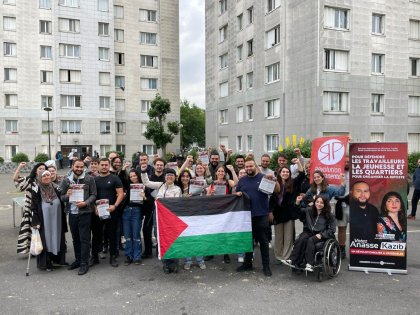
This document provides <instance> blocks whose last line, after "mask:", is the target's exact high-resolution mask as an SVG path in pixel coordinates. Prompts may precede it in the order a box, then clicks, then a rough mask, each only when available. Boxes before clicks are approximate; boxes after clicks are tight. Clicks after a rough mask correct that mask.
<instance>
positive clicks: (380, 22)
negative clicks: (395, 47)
mask: <svg viewBox="0 0 420 315" xmlns="http://www.w3.org/2000/svg"><path fill="white" fill-rule="evenodd" d="M372 34H374V35H384V34H385V15H384V14H379V13H372Z"/></svg>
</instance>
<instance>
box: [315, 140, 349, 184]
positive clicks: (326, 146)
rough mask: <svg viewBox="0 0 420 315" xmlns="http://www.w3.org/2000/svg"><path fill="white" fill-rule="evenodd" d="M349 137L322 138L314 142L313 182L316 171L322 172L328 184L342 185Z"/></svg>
mask: <svg viewBox="0 0 420 315" xmlns="http://www.w3.org/2000/svg"><path fill="white" fill-rule="evenodd" d="M348 139H349V137H348V136H337V137H321V138H316V139H314V140H313V141H312V153H311V177H310V178H311V179H310V180H311V182H312V175H313V173H314V172H315V171H317V170H319V171H321V172H322V173H323V174H324V176H325V178H327V179H328V183H329V184H332V185H340V184H341V174H344V167H345V165H346V150H347V143H348Z"/></svg>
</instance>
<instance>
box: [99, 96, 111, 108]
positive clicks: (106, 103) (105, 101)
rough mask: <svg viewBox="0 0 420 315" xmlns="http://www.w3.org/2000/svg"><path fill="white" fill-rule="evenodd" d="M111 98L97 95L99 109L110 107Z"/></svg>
mask: <svg viewBox="0 0 420 315" xmlns="http://www.w3.org/2000/svg"><path fill="white" fill-rule="evenodd" d="M110 104H111V98H110V97H109V96H99V108H100V109H110V108H111V105H110Z"/></svg>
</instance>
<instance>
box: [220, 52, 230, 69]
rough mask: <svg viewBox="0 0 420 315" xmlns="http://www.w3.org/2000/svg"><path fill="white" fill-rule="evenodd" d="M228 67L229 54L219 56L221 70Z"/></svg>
mask: <svg viewBox="0 0 420 315" xmlns="http://www.w3.org/2000/svg"><path fill="white" fill-rule="evenodd" d="M227 67H228V53H224V54H223V55H220V56H219V69H224V68H227Z"/></svg>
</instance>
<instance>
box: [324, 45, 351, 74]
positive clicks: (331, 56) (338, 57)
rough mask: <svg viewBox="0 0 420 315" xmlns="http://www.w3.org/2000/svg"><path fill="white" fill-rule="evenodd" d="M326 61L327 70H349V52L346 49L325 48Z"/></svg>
mask: <svg viewBox="0 0 420 315" xmlns="http://www.w3.org/2000/svg"><path fill="white" fill-rule="evenodd" d="M324 61H325V65H324V69H325V70H327V71H334V72H348V71H349V52H348V51H346V50H336V49H329V48H328V49H325V58H324Z"/></svg>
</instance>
